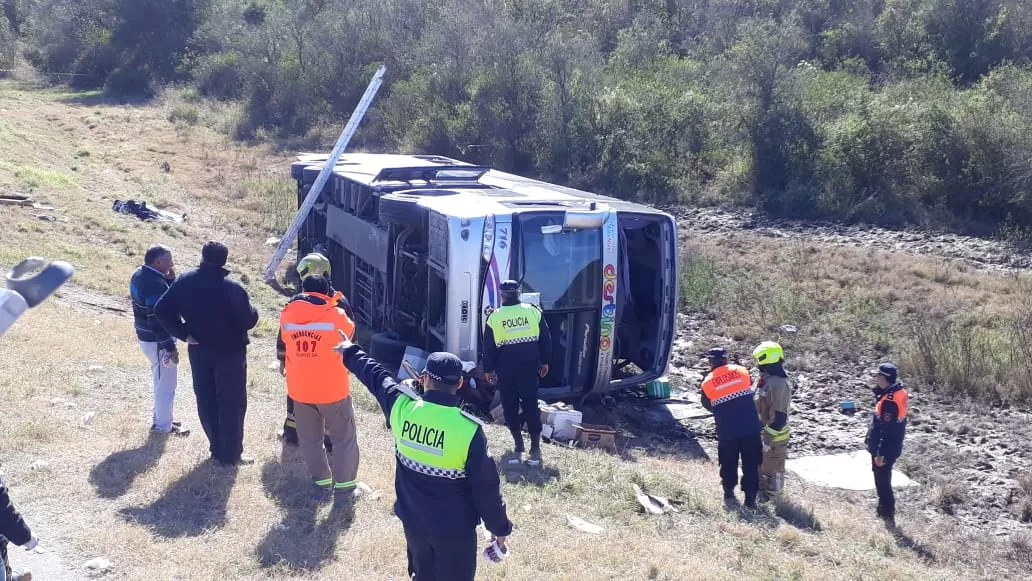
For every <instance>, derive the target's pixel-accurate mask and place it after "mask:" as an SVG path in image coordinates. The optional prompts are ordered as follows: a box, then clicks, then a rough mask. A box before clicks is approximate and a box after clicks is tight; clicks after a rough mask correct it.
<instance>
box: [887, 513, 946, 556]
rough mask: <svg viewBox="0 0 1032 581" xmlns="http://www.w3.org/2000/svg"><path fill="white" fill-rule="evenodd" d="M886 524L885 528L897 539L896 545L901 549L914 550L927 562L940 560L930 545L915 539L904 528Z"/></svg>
mask: <svg viewBox="0 0 1032 581" xmlns="http://www.w3.org/2000/svg"><path fill="white" fill-rule="evenodd" d="M884 524H885V529H886V530H887V531H889V534H891V535H892V538H894V539H895V540H896V546H898V547H899V548H901V549H907V550H909V551H912V552H913V553H914V554H915V555H917V557H918V558H919V559H921V560H922V561H925V562H926V563H935V562H936V561H937V560H938V558H937V557H936V556H935V553H934V552H932V550H931V549H930V548H929V547H927V546H926V545H924V544H923V543H920V542H918V541H915V540H914V539H913V537H911V536H910V535H908V534H906V533H905V532H903V530H902V529H900V528H899V527H898V526H895V525H892V524H890V523H887V522H886V523H884Z"/></svg>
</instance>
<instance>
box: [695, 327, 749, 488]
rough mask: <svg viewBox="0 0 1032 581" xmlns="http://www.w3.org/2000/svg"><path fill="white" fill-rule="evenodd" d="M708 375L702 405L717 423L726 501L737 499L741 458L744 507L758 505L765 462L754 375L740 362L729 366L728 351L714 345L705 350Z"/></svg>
mask: <svg viewBox="0 0 1032 581" xmlns="http://www.w3.org/2000/svg"><path fill="white" fill-rule="evenodd" d="M706 357H707V359H709V364H710V369H711V371H710V372H709V374H708V375H707V376H706V377H705V378H704V379H703V380H702V397H701V400H702V405H703V407H705V408H706V409H708V410H710V411H712V412H713V420H714V421H715V422H716V424H717V459H718V461H719V463H720V481H721V484H722V485H723V487H724V501H725V502H726V503H728V504H730V503H732V502H735V487H736V486H738V461H739V459H741V462H742V491H743V492H744V493H745V506H746V507H748V508H751V509H755V508H756V495H757V493H758V492H759V488H760V464H761V463H762V462H763V441H762V439H761V437H760V433H761V432H762V430H763V424H762V423H761V422H760V415H759V413H758V412H757V411H756V402H755V401H754V400H753V389H752V383H753V382H752V377H751V376H750V375H749V370H748V369H746V368H744V367H742V366H741V365H729V364H728V361H727V350H725V349H724V348H723V347H714V348H712V349H710V350H709V351H707V352H706Z"/></svg>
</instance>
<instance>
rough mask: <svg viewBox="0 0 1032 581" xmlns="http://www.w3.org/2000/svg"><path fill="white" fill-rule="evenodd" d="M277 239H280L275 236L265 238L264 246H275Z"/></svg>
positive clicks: (277, 242)
mask: <svg viewBox="0 0 1032 581" xmlns="http://www.w3.org/2000/svg"><path fill="white" fill-rule="evenodd" d="M279 241H280V239H279V238H276V237H275V236H270V237H269V238H266V239H265V245H266V246H275V245H277V244H279Z"/></svg>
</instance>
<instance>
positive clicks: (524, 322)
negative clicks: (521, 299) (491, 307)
mask: <svg viewBox="0 0 1032 581" xmlns="http://www.w3.org/2000/svg"><path fill="white" fill-rule="evenodd" d="M487 324H488V326H489V327H491V331H492V333H494V340H495V344H496V345H498V346H499V347H503V346H505V345H512V344H515V343H531V342H533V341H537V339H538V334H539V333H540V330H541V311H539V310H538V309H537V308H536V307H534V306H533V305H527V304H519V305H509V306H505V307H501V308H499V309H497V310H495V311H494V312H493V313H491V316H490V317H488V318H487Z"/></svg>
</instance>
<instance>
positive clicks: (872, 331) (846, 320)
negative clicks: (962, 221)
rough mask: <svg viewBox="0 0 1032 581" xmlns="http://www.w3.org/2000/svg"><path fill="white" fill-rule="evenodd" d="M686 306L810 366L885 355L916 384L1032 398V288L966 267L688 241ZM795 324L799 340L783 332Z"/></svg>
mask: <svg viewBox="0 0 1032 581" xmlns="http://www.w3.org/2000/svg"><path fill="white" fill-rule="evenodd" d="M683 249H684V252H683V257H682V280H681V298H682V307H683V308H686V309H689V310H700V311H705V312H709V313H711V314H714V315H716V316H717V318H718V320H721V321H731V322H730V323H726V324H725V326H726V329H725V331H726V333H727V334H728V335H729V336H731V337H732V338H734V339H735V340H738V341H749V342H757V341H762V340H767V339H770V338H772V336H773V338H775V339H777V340H780V341H782V342H783V343H785V345H786V346H788V347H790V348H791V350H792V351H793V352H795V353H800V354H802V355H800V356H799V357H802V358H803V359H802V360H800V361H794V362H793V363H798V364H799V368H802V369H806V368H807V367H808V366H807V362H806V361H805V358H806V357H812V356H814V355H816V356H820V357H822V358H829V357H830V358H833V359H835V360H841V359H848V358H849V357H850V354H853V353H860V352H868V351H872V352H877V353H879V354H882V355H890V356H891V357H893V358H895V359H897V360H899V361H900V363H902V364H903V366H904V371H905V372H906V374H907V375H908V376H909V377H912V378H914V377H917V378H920V379H923V380H924V383H925V384H927V385H929V386H933V387H939V388H944V389H946V390H949V391H950V392H954V393H955V392H961V393H965V394H968V395H971V396H976V397H979V398H982V399H987V400H988V401H993V402H998V401H1009V402H1024V401H1028V400H1030V399H1032V347H1029V346H1030V345H1032V330H1030V329H1032V303H1030V299H1029V298H1028V297H1029V296H1030V294H1032V279H1030V278H1029V276H1028V275H1027V274H1015V275H1010V276H1000V275H995V276H993V275H986V274H984V273H979V272H977V271H975V270H973V269H972V268H970V267H967V266H964V265H962V264H960V263H958V262H956V261H948V260H945V259H941V258H935V257H923V256H922V257H919V256H912V255H906V254H897V253H892V252H885V251H879V250H872V249H865V248H859V247H832V246H820V245H817V244H812V243H807V242H800V241H789V242H785V241H783V240H779V239H772V238H764V237H760V236H755V235H751V234H747V233H740V234H731V235H726V236H722V237H707V238H692V239H689V240H686V241H685V243H684V244H683ZM784 324H791V325H794V326H796V327H798V329H799V332H798V333H797V334H794V335H789V334H785V333H780V332H778V330H777V329H778V328H779V327H781V326H782V325H784Z"/></svg>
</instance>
